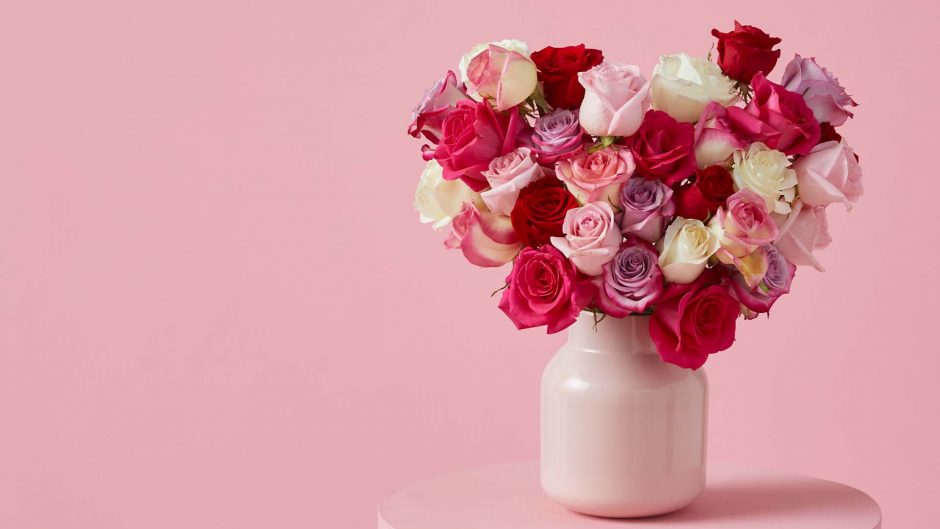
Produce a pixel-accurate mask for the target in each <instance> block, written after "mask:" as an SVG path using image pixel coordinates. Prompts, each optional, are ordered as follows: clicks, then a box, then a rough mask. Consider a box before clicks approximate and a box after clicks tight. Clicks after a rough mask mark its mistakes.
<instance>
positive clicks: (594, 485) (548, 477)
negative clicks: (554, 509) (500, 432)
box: [541, 312, 708, 518]
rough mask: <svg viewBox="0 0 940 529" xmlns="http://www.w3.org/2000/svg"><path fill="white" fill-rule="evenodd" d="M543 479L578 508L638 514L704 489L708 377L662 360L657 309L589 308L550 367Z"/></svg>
mask: <svg viewBox="0 0 940 529" xmlns="http://www.w3.org/2000/svg"><path fill="white" fill-rule="evenodd" d="M541 401H542V404H541V405H542V417H541V419H542V425H541V430H542V432H541V437H542V458H541V459H542V460H541V472H542V476H541V479H542V488H543V489H544V490H545V493H546V494H547V495H548V496H549V497H551V498H552V499H553V500H555V501H557V502H558V503H560V504H562V505H564V506H565V507H568V508H569V509H571V510H574V511H577V512H581V513H584V514H590V515H594V516H605V517H614V518H634V517H643V516H654V515H658V514H665V513H668V512H672V511H675V510H678V509H681V508H682V507H685V506H686V505H689V504H690V503H692V502H693V501H695V499H696V498H698V497H699V495H701V493H702V492H703V491H704V490H705V444H706V429H707V414H708V381H707V379H706V377H705V372H704V371H703V370H702V369H698V370H696V371H692V370H689V369H683V368H680V367H677V366H675V365H672V364H668V363H666V362H663V361H662V360H660V358H659V355H658V354H657V353H656V348H655V346H654V345H653V343H652V341H651V339H650V335H649V316H628V317H626V318H622V319H616V318H610V317H607V318H604V319H603V320H602V321H601V322H600V323H599V324H598V325H597V328H596V330H595V325H594V315H593V314H591V313H587V312H583V313H582V314H581V316H580V317H579V319H578V321H577V322H575V324H574V325H572V326H571V327H570V328H569V331H568V341H567V343H565V345H563V346H562V347H561V349H560V350H559V351H558V353H556V354H555V356H554V357H553V358H552V360H551V361H550V362H549V364H548V366H547V367H546V368H545V371H544V373H543V375H542V396H541Z"/></svg>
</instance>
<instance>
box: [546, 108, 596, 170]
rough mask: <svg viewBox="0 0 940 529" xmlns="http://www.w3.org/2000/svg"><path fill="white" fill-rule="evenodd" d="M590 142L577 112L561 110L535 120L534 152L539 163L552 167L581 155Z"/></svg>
mask: <svg viewBox="0 0 940 529" xmlns="http://www.w3.org/2000/svg"><path fill="white" fill-rule="evenodd" d="M589 141H590V138H588V137H587V136H586V135H585V134H584V131H583V130H581V124H580V123H579V122H578V113H577V111H572V110H567V109H564V108H559V109H556V110H554V111H553V112H551V113H549V114H546V115H544V116H542V117H540V118H538V119H536V120H535V129H534V130H533V131H532V152H533V153H534V154H535V157H536V159H537V160H538V161H539V163H542V164H545V165H552V164H554V163H555V162H557V161H558V160H562V159H566V158H571V157H572V156H574V155H576V154H578V153H580V152H581V151H583V150H584V146H585V144H587V143H589Z"/></svg>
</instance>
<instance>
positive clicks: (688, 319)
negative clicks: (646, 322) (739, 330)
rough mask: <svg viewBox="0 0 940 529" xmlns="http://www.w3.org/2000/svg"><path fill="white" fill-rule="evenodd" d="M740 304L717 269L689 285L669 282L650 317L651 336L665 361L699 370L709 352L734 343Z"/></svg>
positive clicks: (711, 352)
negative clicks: (732, 295)
mask: <svg viewBox="0 0 940 529" xmlns="http://www.w3.org/2000/svg"><path fill="white" fill-rule="evenodd" d="M740 313H741V307H740V304H739V303H738V302H737V300H735V299H734V298H733V297H731V294H730V291H729V285H728V280H727V277H726V276H725V275H723V274H722V273H721V272H720V271H719V270H718V269H711V270H706V271H705V272H703V273H702V275H700V276H699V277H698V279H696V280H695V281H693V282H691V283H689V284H681V283H670V284H669V285H667V286H666V289H665V290H664V291H663V294H662V297H660V298H659V301H658V302H657V303H656V309H655V310H654V311H653V317H652V318H650V337H651V338H652V339H653V343H654V344H656V350H657V351H658V352H659V356H660V358H662V359H663V361H664V362H669V363H671V364H675V365H677V366H679V367H687V368H689V369H698V368H699V367H701V366H702V364H704V363H705V360H707V359H708V355H710V354H713V353H717V352H719V351H724V350H725V349H727V348H729V347H731V344H732V343H734V330H735V320H736V319H737V318H738V315H739V314H740Z"/></svg>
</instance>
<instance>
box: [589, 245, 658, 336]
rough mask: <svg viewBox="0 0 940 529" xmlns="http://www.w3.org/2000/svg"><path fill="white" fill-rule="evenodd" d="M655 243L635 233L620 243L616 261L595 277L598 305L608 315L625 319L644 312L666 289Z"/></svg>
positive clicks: (596, 301)
mask: <svg viewBox="0 0 940 529" xmlns="http://www.w3.org/2000/svg"><path fill="white" fill-rule="evenodd" d="M658 259H659V256H658V255H657V254H656V250H655V249H654V248H653V246H652V245H651V244H650V243H648V242H646V241H644V240H643V239H640V238H638V237H634V236H632V235H628V236H627V240H626V241H624V243H623V244H622V245H621V246H620V250H619V251H618V252H617V255H615V256H614V258H613V260H612V261H610V262H609V263H607V264H606V265H604V272H603V275H602V276H600V277H598V278H596V279H595V286H596V288H597V293H596V295H595V300H594V302H595V304H596V305H597V307H598V308H599V309H601V310H603V311H604V312H605V313H606V314H608V315H609V316H613V317H615V318H622V317H624V316H626V315H628V314H630V313H632V312H643V311H645V310H646V309H647V308H648V307H650V306H651V305H652V304H653V303H655V302H656V301H657V300H658V299H659V296H660V295H661V294H662V292H663V273H662V271H661V270H660V269H659V264H658V263H657V261H658Z"/></svg>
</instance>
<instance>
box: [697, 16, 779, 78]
mask: <svg viewBox="0 0 940 529" xmlns="http://www.w3.org/2000/svg"><path fill="white" fill-rule="evenodd" d="M712 35H713V36H715V37H717V38H718V66H721V71H723V72H725V75H727V76H728V77H730V78H732V79H734V80H735V81H741V82H742V83H750V82H751V78H752V77H754V74H756V73H757V72H763V73H764V74H767V73H770V71H771V70H773V69H774V66H775V65H776V64H777V59H779V58H780V50H773V49H771V48H773V47H774V46H776V45H777V44H780V39H779V38H777V37H771V36H770V35H768V34H767V33H764V32H763V30H761V29H759V28H756V27H754V26H742V25H741V24H740V23H739V22H738V21H737V20H735V21H734V31H731V32H728V33H722V32H720V31H718V30H717V29H713V30H712Z"/></svg>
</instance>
